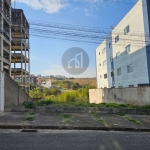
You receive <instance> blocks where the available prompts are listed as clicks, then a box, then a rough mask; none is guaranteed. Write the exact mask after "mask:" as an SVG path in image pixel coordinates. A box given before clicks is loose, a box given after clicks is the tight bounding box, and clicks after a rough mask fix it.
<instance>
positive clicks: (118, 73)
mask: <svg viewBox="0 0 150 150" xmlns="http://www.w3.org/2000/svg"><path fill="white" fill-rule="evenodd" d="M117 76H121V68H118V69H117Z"/></svg>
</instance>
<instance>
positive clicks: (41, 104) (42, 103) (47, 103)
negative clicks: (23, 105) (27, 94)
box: [36, 100, 52, 106]
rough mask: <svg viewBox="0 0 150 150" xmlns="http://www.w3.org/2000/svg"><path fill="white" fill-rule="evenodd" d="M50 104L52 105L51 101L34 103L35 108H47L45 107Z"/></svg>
mask: <svg viewBox="0 0 150 150" xmlns="http://www.w3.org/2000/svg"><path fill="white" fill-rule="evenodd" d="M50 104H52V101H51V100H40V101H37V102H36V105H37V106H47V105H50Z"/></svg>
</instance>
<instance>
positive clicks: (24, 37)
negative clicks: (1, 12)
mask: <svg viewBox="0 0 150 150" xmlns="http://www.w3.org/2000/svg"><path fill="white" fill-rule="evenodd" d="M11 23H12V28H11V33H12V43H11V52H12V60H11V62H12V65H11V66H12V68H11V73H12V76H14V79H15V76H16V75H17V76H18V75H19V76H20V77H21V86H22V87H25V88H28V87H29V83H28V84H27V78H29V76H30V47H29V23H28V21H27V19H26V17H25V15H24V12H23V10H22V9H12V10H11Z"/></svg>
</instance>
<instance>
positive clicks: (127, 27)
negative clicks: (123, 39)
mask: <svg viewBox="0 0 150 150" xmlns="http://www.w3.org/2000/svg"><path fill="white" fill-rule="evenodd" d="M129 32H130V26H129V25H127V26H126V28H125V29H124V35H127V34H128V33H129Z"/></svg>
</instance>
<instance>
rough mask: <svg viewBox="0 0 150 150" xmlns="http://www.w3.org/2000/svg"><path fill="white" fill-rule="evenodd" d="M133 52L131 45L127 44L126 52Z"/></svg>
mask: <svg viewBox="0 0 150 150" xmlns="http://www.w3.org/2000/svg"><path fill="white" fill-rule="evenodd" d="M130 52H131V50H130V45H128V46H126V53H127V54H129V53H130Z"/></svg>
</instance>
